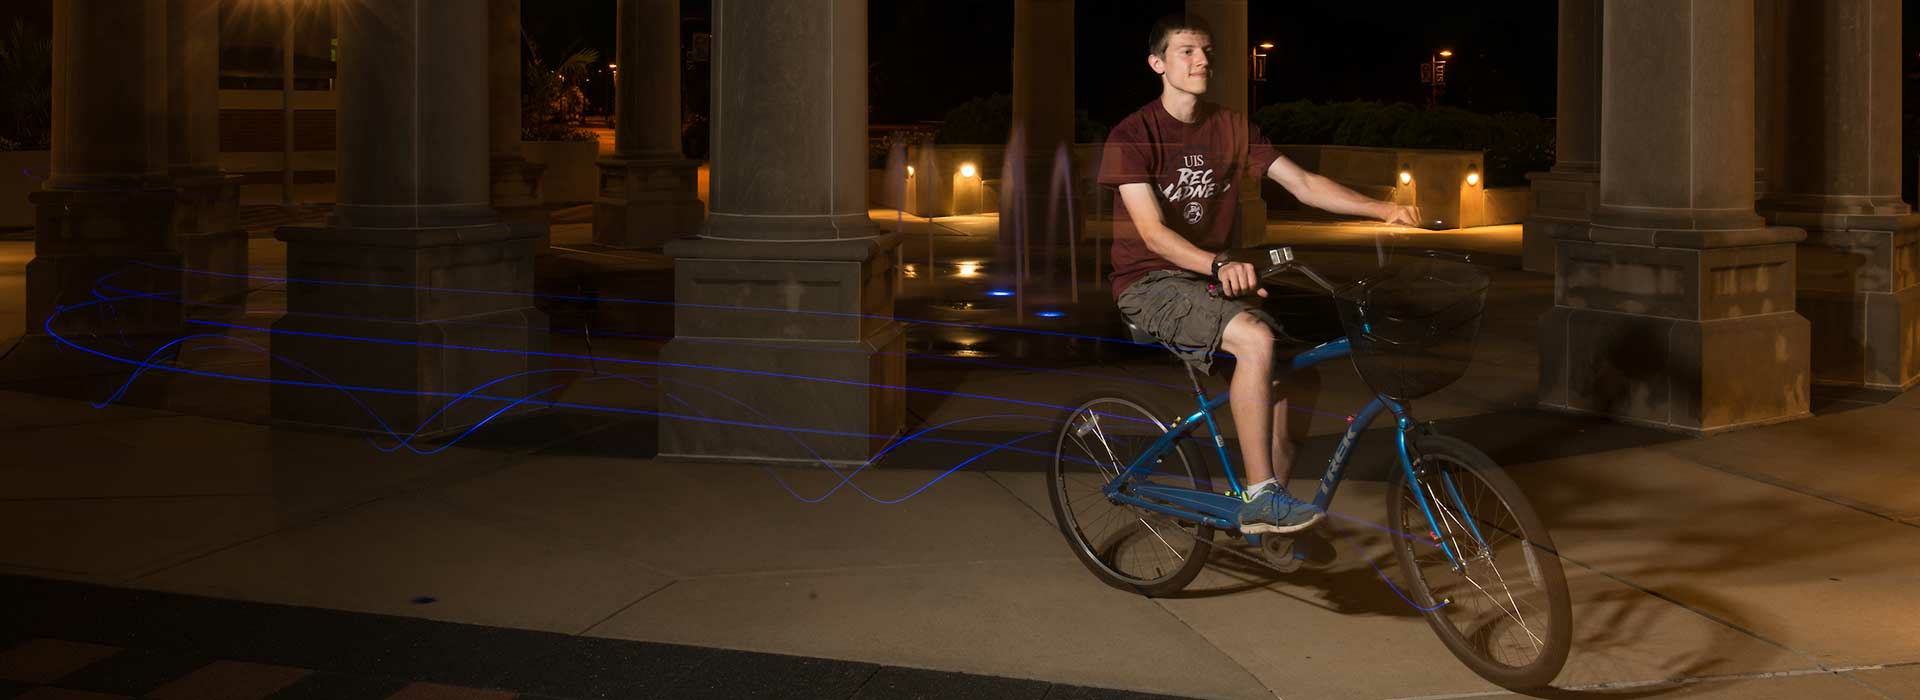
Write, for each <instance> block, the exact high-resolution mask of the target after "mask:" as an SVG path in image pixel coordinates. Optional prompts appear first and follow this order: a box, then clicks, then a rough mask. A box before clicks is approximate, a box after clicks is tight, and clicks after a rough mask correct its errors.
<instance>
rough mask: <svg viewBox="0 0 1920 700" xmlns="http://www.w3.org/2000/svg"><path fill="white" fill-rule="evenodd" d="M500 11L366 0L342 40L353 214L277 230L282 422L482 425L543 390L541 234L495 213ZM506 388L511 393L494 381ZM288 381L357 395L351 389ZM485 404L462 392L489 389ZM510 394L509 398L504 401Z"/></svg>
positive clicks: (434, 428)
mask: <svg viewBox="0 0 1920 700" xmlns="http://www.w3.org/2000/svg"><path fill="white" fill-rule="evenodd" d="M487 9H488V8H487V5H486V3H480V2H470V1H469V0H355V1H354V2H343V3H337V4H336V5H335V6H334V11H335V12H336V17H337V20H338V21H337V25H336V26H339V27H340V28H341V32H340V53H339V80H338V83H337V84H338V86H339V87H338V92H339V113H340V119H339V124H340V128H339V135H338V139H339V144H338V146H337V149H338V151H339V154H340V155H339V177H338V183H339V184H338V188H339V189H338V191H339V200H338V204H337V205H336V206H335V207H334V210H333V214H332V216H331V217H330V219H329V221H328V222H327V224H326V225H325V226H323V227H318V228H296V227H287V228H282V229H280V231H279V233H278V236H279V238H280V240H283V241H286V243H287V276H288V277H289V278H290V280H289V282H288V284H287V314H286V315H285V316H284V317H282V318H281V319H280V320H279V321H277V322H275V323H274V324H273V350H274V352H275V353H276V354H277V355H279V356H280V357H282V358H285V359H286V360H291V362H289V361H281V362H276V363H274V365H273V377H274V379H275V380H279V381H276V383H275V385H274V387H273V389H272V397H273V398H272V400H273V416H274V418H275V419H276V420H280V421H287V422H295V423H310V424H321V425H328V426H336V427H344V428H348V429H359V430H368V431H377V432H386V431H392V432H395V433H398V434H400V435H408V434H411V433H414V432H415V431H416V430H417V431H418V434H421V435H433V434H438V433H444V432H448V431H453V430H458V429H461V428H463V427H466V426H471V425H473V424H475V423H478V422H480V421H482V420H485V419H486V418H487V417H488V416H490V415H491V414H493V413H494V412H495V411H499V410H501V409H503V408H506V406H507V403H506V401H505V400H512V399H518V398H521V397H524V396H527V395H529V394H531V393H533V392H535V391H539V390H541V389H544V388H546V387H547V386H549V385H550V382H549V381H548V380H546V379H545V378H543V377H541V376H538V375H535V376H531V377H530V376H527V375H525V374H524V373H526V372H529V371H534V370H536V369H537V368H538V367H539V366H540V363H539V361H538V360H537V359H536V358H533V357H531V356H529V354H528V352H529V351H536V350H542V349H544V347H545V344H546V338H547V329H546V317H545V315H543V314H542V313H540V312H539V311H536V310H534V309H533V308H532V303H531V298H530V297H529V296H528V295H529V294H530V293H531V292H532V291H533V275H534V254H535V247H536V246H537V243H538V241H537V239H536V238H534V237H533V236H532V235H529V234H526V233H517V232H515V231H514V230H513V229H511V228H509V227H508V226H507V225H506V224H503V223H501V222H500V219H499V217H498V216H497V215H495V213H494V211H493V209H492V208H491V207H489V206H488V204H487V200H488V190H489V187H488V184H489V179H490V176H489V174H488V168H487V164H488V153H487V128H488V126H487V120H485V119H475V118H473V117H474V115H477V114H485V113H486V112H485V110H486V107H487V94H488V86H487V75H486V73H485V72H484V71H480V70H475V69H474V67H475V66H480V65H485V63H486V59H487ZM495 380H499V381H498V382H497V383H492V384H488V383H489V382H494V381H495ZM286 382H303V383H317V384H322V385H338V386H341V387H346V388H347V389H346V392H347V393H351V394H352V399H351V400H350V399H349V398H348V397H347V396H345V395H343V392H342V391H339V390H335V389H331V388H325V387H313V386H295V385H290V384H288V383H286ZM483 384H487V386H485V388H484V389H483V390H481V391H480V395H481V396H479V397H472V398H466V399H463V400H460V401H457V402H453V401H450V399H449V398H448V397H450V396H457V395H460V394H463V393H465V392H469V391H474V390H478V389H481V387H482V385H483ZM502 399H504V400H502Z"/></svg>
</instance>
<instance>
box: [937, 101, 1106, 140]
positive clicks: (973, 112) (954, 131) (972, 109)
mask: <svg viewBox="0 0 1920 700" xmlns="http://www.w3.org/2000/svg"><path fill="white" fill-rule="evenodd" d="M1012 133H1013V96H1011V95H1006V94H996V95H993V96H991V97H976V98H973V99H971V100H967V101H966V102H965V103H964V104H961V105H960V106H959V107H955V108H953V109H952V110H951V111H949V112H947V114H946V117H944V118H943V120H942V122H941V124H940V130H939V131H938V132H935V134H934V137H933V140H934V143H943V144H945V143H959V144H1003V143H1006V142H1007V138H1008V136H1009V135H1010V134H1012ZM1073 138H1074V140H1075V141H1076V142H1078V143H1103V142H1105V141H1106V140H1107V126H1106V125H1105V124H1101V123H1100V122H1096V121H1094V120H1093V119H1092V118H1091V117H1089V116H1087V111H1086V110H1084V109H1083V110H1078V111H1075V112H1074V113H1073Z"/></svg>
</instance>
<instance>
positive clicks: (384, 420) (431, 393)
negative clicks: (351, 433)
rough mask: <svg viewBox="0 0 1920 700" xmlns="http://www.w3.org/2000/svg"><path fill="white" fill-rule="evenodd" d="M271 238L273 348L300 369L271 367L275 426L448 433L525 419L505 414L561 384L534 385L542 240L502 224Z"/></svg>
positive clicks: (294, 231)
mask: <svg viewBox="0 0 1920 700" xmlns="http://www.w3.org/2000/svg"><path fill="white" fill-rule="evenodd" d="M276 235H277V236H278V237H279V238H280V239H281V240H283V241H286V243H287V248H288V251H287V252H288V256H287V258H288V270H287V276H288V277H289V278H290V280H289V282H288V285H287V287H288V288H287V299H288V308H287V315H286V316H284V317H282V318H281V319H280V320H278V321H276V322H274V324H273V350H274V353H275V354H276V355H279V356H281V357H283V358H297V361H298V363H299V366H294V365H293V364H291V363H288V362H284V361H283V362H276V363H275V364H274V366H273V377H274V379H275V380H276V382H275V385H274V387H273V390H272V391H273V408H274V418H275V420H277V421H283V422H288V423H299V424H313V425H323V426H328V427H333V428H343V429H348V430H357V431H366V432H372V433H377V434H385V433H388V432H392V433H397V434H399V435H403V436H404V435H409V434H415V433H418V434H420V435H427V436H431V435H439V434H445V433H449V432H453V431H456V430H460V429H464V428H466V427H470V426H473V425H475V424H478V423H481V422H483V421H485V420H487V419H488V418H489V417H491V416H493V415H494V414H495V413H497V412H502V411H506V412H509V413H511V412H515V411H521V412H523V411H525V410H529V407H525V406H524V405H523V406H520V407H510V404H511V403H512V401H513V400H515V399H521V398H526V397H529V396H531V395H532V394H534V393H535V392H538V391H540V390H542V389H546V388H548V387H550V386H553V385H555V384H556V383H557V382H556V380H555V379H554V378H552V377H550V376H546V375H542V374H534V375H530V376H529V375H526V374H525V373H527V372H536V371H537V370H539V369H541V368H542V367H543V366H544V359H543V358H540V357H537V354H538V353H541V352H544V351H545V350H546V347H547V320H546V315H545V314H543V313H541V312H540V311H538V310H536V309H534V308H533V306H532V297H531V296H530V295H531V293H532V291H533V280H534V263H533V260H534V255H533V251H534V248H535V246H537V245H538V239H537V238H536V237H533V236H527V235H523V234H518V233H516V232H514V231H513V230H512V229H511V228H510V227H508V226H506V225H505V224H492V225H481V226H467V227H456V228H444V229H431V230H419V231H396V230H394V229H386V228H382V229H374V230H353V229H341V228H299V227H287V228H282V229H280V230H279V232H278V233H277V234H276ZM463 290H471V291H463ZM503 291H504V292H513V291H519V292H522V294H512V293H507V294H502V293H499V292H503ZM516 375H520V376H516ZM295 382H298V383H303V384H309V385H307V386H302V385H299V384H294V383H295ZM467 392H474V395H473V396H471V397H466V398H459V399H458V400H456V399H455V397H460V396H461V395H463V394H467Z"/></svg>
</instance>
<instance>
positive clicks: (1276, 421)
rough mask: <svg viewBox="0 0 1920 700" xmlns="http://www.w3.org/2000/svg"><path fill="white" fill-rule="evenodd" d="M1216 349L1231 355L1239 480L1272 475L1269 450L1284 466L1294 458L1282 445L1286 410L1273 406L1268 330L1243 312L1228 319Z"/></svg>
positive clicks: (1250, 481)
mask: <svg viewBox="0 0 1920 700" xmlns="http://www.w3.org/2000/svg"><path fill="white" fill-rule="evenodd" d="M1220 349H1222V350H1225V351H1227V352H1230V353H1233V357H1234V366H1233V380H1232V384H1231V386H1232V389H1231V394H1230V395H1229V397H1228V404H1229V405H1230V406H1231V407H1232V410H1233V425H1234V429H1235V432H1236V433H1238V434H1239V436H1240V461H1241V463H1242V464H1244V465H1246V473H1247V480H1246V482H1245V483H1244V484H1243V485H1244V486H1251V485H1253V484H1257V483H1260V482H1262V481H1266V480H1267V479H1270V478H1273V474H1274V471H1273V467H1274V461H1273V455H1275V454H1282V455H1286V456H1287V457H1288V458H1289V459H1287V460H1286V463H1287V466H1289V467H1291V466H1292V463H1293V460H1292V459H1291V457H1292V454H1291V453H1292V447H1291V445H1287V446H1285V447H1284V448H1282V443H1283V442H1285V435H1286V412H1285V410H1281V411H1275V410H1274V408H1275V407H1274V405H1273V331H1272V329H1269V328H1267V324H1265V323H1261V322H1260V321H1259V320H1257V319H1255V318H1254V317H1253V315H1252V314H1248V313H1245V312H1242V313H1240V314H1239V315H1236V316H1234V317H1233V320H1232V321H1228V322H1227V329H1226V331H1225V332H1224V333H1222V334H1221V338H1220Z"/></svg>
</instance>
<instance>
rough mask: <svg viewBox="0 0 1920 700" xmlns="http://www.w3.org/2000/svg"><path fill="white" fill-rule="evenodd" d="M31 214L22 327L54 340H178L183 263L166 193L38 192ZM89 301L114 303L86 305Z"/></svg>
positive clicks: (171, 197) (170, 195) (172, 197)
mask: <svg viewBox="0 0 1920 700" xmlns="http://www.w3.org/2000/svg"><path fill="white" fill-rule="evenodd" d="M28 198H29V199H31V200H32V201H33V204H34V208H35V210H36V212H35V214H36V221H35V230H34V257H33V260H30V261H28V262H27V270H26V273H27V327H26V331H27V333H29V334H40V333H44V332H45V330H46V321H47V318H48V317H49V316H52V315H53V314H54V312H55V310H56V309H58V308H59V307H62V306H69V307H70V306H76V305H81V304H87V306H86V307H85V308H83V309H80V310H75V311H70V312H67V313H65V314H62V315H61V317H60V318H59V319H58V320H57V322H56V323H55V324H54V327H53V330H54V332H56V333H58V334H60V335H62V336H74V335H76V334H105V335H119V334H127V335H158V336H170V335H175V334H177V333H179V331H180V327H181V322H182V320H183V319H184V318H185V316H184V311H183V309H184V307H183V306H182V304H181V303H180V297H179V295H180V291H181V275H180V273H179V272H178V270H179V268H181V267H182V266H183V265H182V263H183V262H184V261H183V259H182V256H181V254H180V251H179V249H178V248H176V247H175V245H176V242H175V240H174V238H173V228H172V222H173V211H174V207H175V206H176V201H177V199H178V194H177V193H176V192H175V191H174V190H172V189H158V188H155V189H141V190H104V191H88V190H45V191H40V192H34V193H32V194H30V195H28ZM96 293H97V294H99V295H103V296H106V297H128V296H131V295H151V298H147V297H137V298H116V299H114V300H113V301H111V302H110V303H91V304H89V303H88V302H95V300H96V296H95V295H96Z"/></svg>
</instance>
